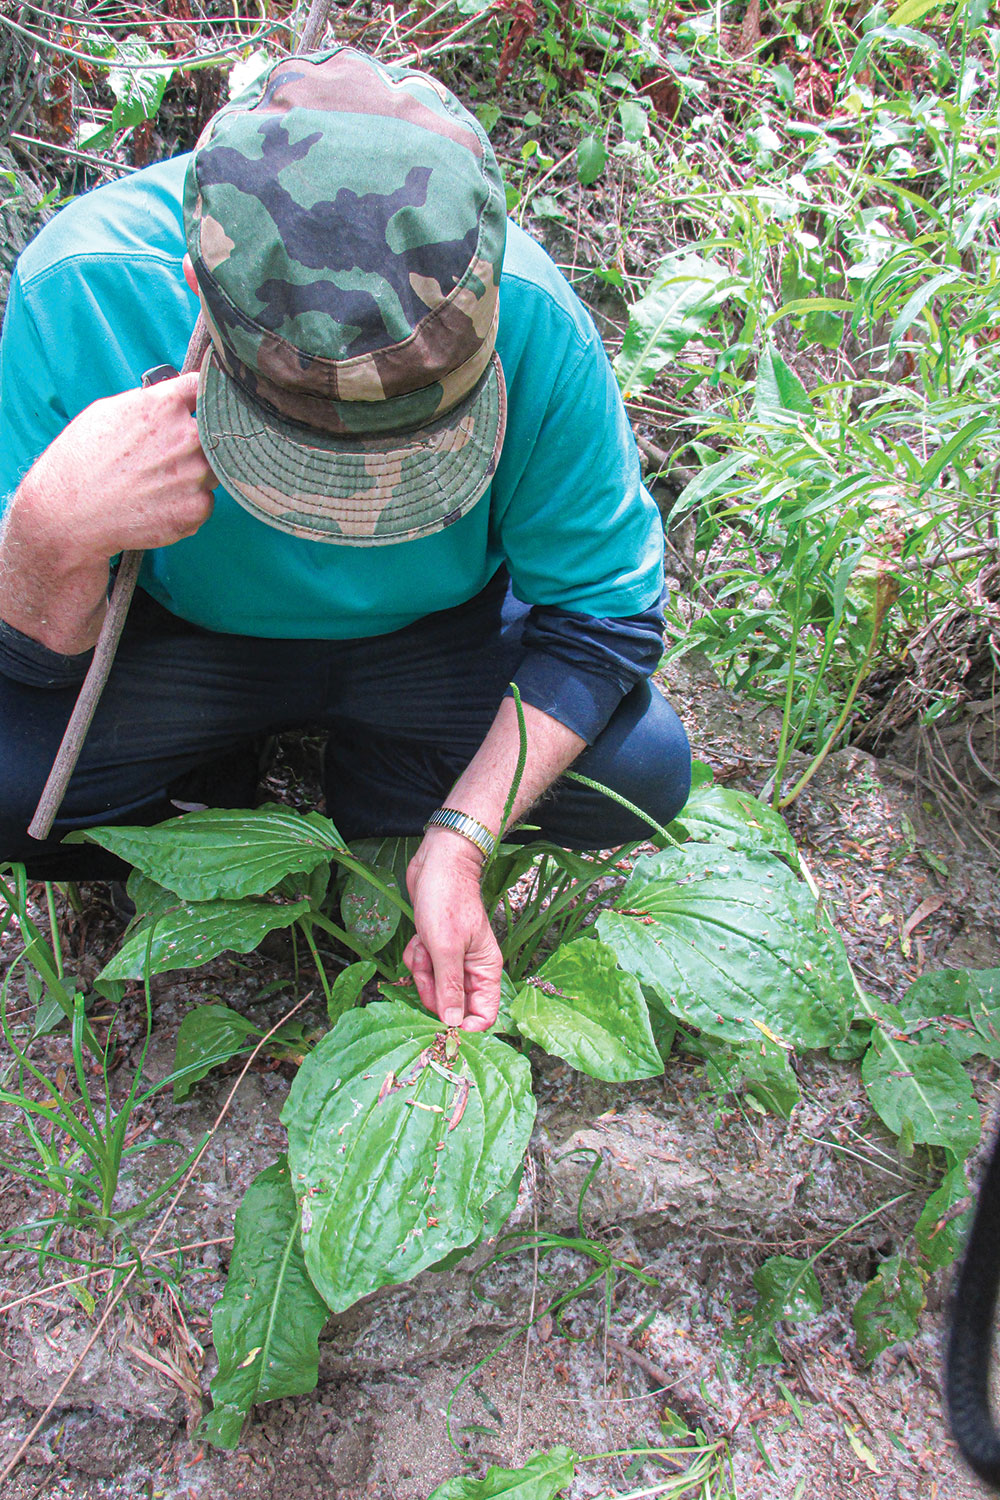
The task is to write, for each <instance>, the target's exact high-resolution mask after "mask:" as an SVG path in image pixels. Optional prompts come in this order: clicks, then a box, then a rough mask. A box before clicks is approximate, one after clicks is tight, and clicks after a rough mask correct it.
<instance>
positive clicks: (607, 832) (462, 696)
mask: <svg viewBox="0 0 1000 1500" xmlns="http://www.w3.org/2000/svg"><path fill="white" fill-rule="evenodd" d="M497 583H499V584H500V585H501V587H499V589H498V587H497ZM502 585H503V579H502V578H501V579H499V580H495V581H494V584H492V585H489V586H488V587H487V588H486V589H485V590H484V591H483V593H482V594H480V595H478V596H477V597H476V598H475V599H472V600H470V601H469V602H468V603H467V604H464V605H461V606H459V607H458V608H456V609H451V610H446V611H443V612H442V613H440V614H437V615H430V616H428V617H427V618H425V619H423V620H419V621H418V622H417V623H416V624H414V625H411V626H408V627H407V628H406V629H404V630H399V631H396V632H394V633H393V634H392V635H385V636H375V637H371V638H368V639H365V640H349V641H297V640H269V639H261V638H256V637H247V636H237V635H217V634H214V633H212V632H210V631H205V630H201V629H199V628H198V627H197V626H193V625H189V624H187V623H186V622H185V621H183V620H180V619H178V618H176V617H175V616H174V615H171V614H169V613H168V612H167V611H166V610H164V609H163V608H162V607H161V606H160V605H158V604H157V603H155V602H154V601H153V600H152V599H151V598H150V597H149V596H148V595H147V594H145V593H143V592H142V591H141V590H140V591H138V592H137V594H136V598H135V601H134V602H133V605H132V609H131V612H130V614H129V619H128V623H127V625H126V628H125V632H124V634H123V637H122V641H121V644H120V646H119V649H118V654H117V656H116V659H115V664H114V668H113V670H112V674H111V677H110V680H109V682H108V685H107V688H106V689H105V692H104V696H103V698H102V700H101V703H100V706H99V708H98V711H97V714H96V716H95V719H94V723H93V725H92V726H91V730H90V733H89V735H88V737H87V741H86V744H85V746H84V750H83V755H82V756H81V759H80V762H79V765H78V767H77V769H76V772H75V773H74V776H73V778H72V781H71V782H70V786H69V790H68V793H67V796H66V800H65V802H64V803H63V807H62V811H61V813H60V816H59V818H58V820H57V822H56V824H55V827H54V829H53V832H52V836H51V838H50V839H48V840H47V841H46V842H44V843H40V842H37V841H36V840H34V839H31V838H29V837H28V835H27V832H26V828H27V825H28V823H29V822H30V820H31V817H32V814H33V812H34V809H35V805H36V802H37V800H38V797H39V794H40V793H41V789H42V786H43V785H44V783H45V778H46V776H47V775H48V772H49V769H50V767H51V764H52V759H53V756H54V755H55V752H56V749H57V747H58V745H59V741H60V739H61V737H62V733H63V730H64V728H65V726H66V721H67V719H68V717H69V714H70V711H71V710H72V707H73V704H74V702H75V700H76V694H77V690H78V684H77V683H76V682H68V683H65V684H64V685H57V686H51V685H46V686H41V685H38V684H39V683H40V682H42V681H44V680H45V679H46V678H48V679H49V680H50V681H56V682H58V680H59V674H60V671H62V673H63V675H65V668H66V658H60V657H58V656H56V655H55V654H54V653H48V652H46V650H45V648H44V647H41V646H37V645H35V644H34V643H31V642H25V641H24V639H23V637H21V638H15V637H12V636H11V635H10V633H9V632H8V634H7V636H6V638H3V637H0V863H2V862H3V861H4V860H22V861H24V863H25V864H26V865H27V868H28V873H29V875H31V876H32V877H33V878H35V879H48V880H72V879H101V878H114V877H117V876H119V875H121V874H122V873H123V870H124V867H123V866H122V865H121V863H120V862H119V861H118V860H117V859H115V858H114V857H113V856H111V855H109V854H106V853H105V852H104V851H103V850H100V849H98V848H96V846H93V845H67V846H64V845H61V844H60V840H61V839H62V838H63V836H64V835H65V834H67V833H68V832H70V831H71V830H73V829H78V828H89V827H93V826H95V825H96V824H99V823H145V824H149V823H156V822H159V821H160V820H161V819H163V818H167V817H172V816H176V812H177V809H176V808H175V807H174V806H173V805H172V803H171V797H172V796H177V795H178V791H177V788H178V786H179V785H181V784H183V782H184V779H185V778H188V779H190V776H191V773H192V772H196V771H197V770H198V768H205V767H208V766H211V765H214V764H217V763H219V762H222V763H223V764H230V765H232V766H233V767H239V766H240V765H242V766H244V767H245V766H246V765H247V761H248V757H247V755H246V753H245V752H246V751H247V749H248V747H252V746H253V745H254V743H255V742H260V740H261V739H262V738H263V737H265V736H268V735H271V734H275V733H277V732H279V731H282V730H287V729H295V728H305V729H312V730H321V731H324V732H326V733H327V736H328V738H327V745H326V755H325V765H324V792H325V796H326V808H327V814H328V816H329V817H331V818H332V819H333V821H334V823H335V824H336V826H337V827H338V829H339V830H340V832H341V834H342V835H343V837H344V838H346V839H353V838H360V837H363V836H366V835H382V834H416V833H420V832H421V831H422V829H423V825H424V823H425V821H426V819H427V818H428V816H429V815H430V814H431V812H433V810H434V809H435V808H436V807H439V806H440V805H441V802H442V800H443V798H444V797H445V795H446V793H447V792H448V790H449V788H450V787H451V785H452V783H453V782H454V781H455V779H456V777H457V776H458V774H459V772H460V771H461V770H462V769H463V767H464V766H465V765H466V764H467V763H468V761H469V760H470V759H471V758H472V756H473V754H474V753H475V751H476V750H477V748H478V747H479V745H480V743H481V742H482V739H483V737H484V735H485V733H486V731H487V729H488V728H489V725H490V723H491V722H492V720H493V717H494V715H495V713H496V710H497V705H498V703H499V702H500V699H501V698H502V697H503V695H504V692H505V691H506V688H507V685H508V683H509V682H510V680H511V678H512V677H513V675H514V671H515V669H516V667H517V664H518V662H519V660H520V657H521V654H522V648H521V644H520V641H521V632H522V630H523V622H524V618H525V616H526V610H525V609H524V608H523V607H522V606H520V605H519V604H517V602H516V601H514V600H513V599H512V598H511V597H510V596H509V595H508V596H507V598H506V600H505V598H504V591H503V587H502ZM49 669H50V670H49ZM19 679H29V680H27V681H26V680H19ZM250 763H251V764H253V761H252V757H251V758H250ZM575 769H578V770H579V771H580V772H582V773H583V774H584V775H587V776H589V777H591V778H592V779H594V780H595V781H600V782H602V783H603V784H604V785H607V786H610V787H613V788H614V789H615V790H616V791H617V792H619V793H621V794H622V795H623V796H625V797H627V798H628V799H629V800H630V801H631V802H634V803H635V804H636V805H637V806H639V807H642V808H644V809H645V810H646V811H648V812H649V813H651V814H652V815H653V817H655V818H656V819H657V820H658V821H660V822H667V821H669V819H670V818H672V817H673V816H674V815H675V813H677V812H678V811H679V810H680V808H681V807H682V806H683V804H684V802H685V800H686V798H687V794H688V788H689V783H690V752H689V749H688V742H687V737H686V735H685V733H684V730H683V728H682V727H681V724H680V721H679V720H678V718H677V716H676V714H675V713H674V711H673V709H671V707H670V706H669V704H668V703H667V702H666V700H665V699H664V698H663V697H662V696H661V694H660V693H659V692H657V690H656V689H655V688H653V687H651V686H650V685H649V684H647V683H641V684H640V685H639V686H638V687H636V688H634V689H633V690H632V692H630V693H629V694H628V695H627V696H626V698H625V699H624V700H623V701H622V703H621V705H620V706H619V708H618V709H617V710H616V712H615V713H614V715H613V716H612V718H611V720H610V721H609V723H608V725H607V726H606V728H605V729H604V730H603V732H602V733H601V734H600V736H599V737H598V738H597V740H596V741H595V742H594V744H593V745H592V746H590V747H588V749H587V750H586V751H585V752H584V753H583V755H582V756H581V757H580V759H579V760H578V761H577V763H576V767H575ZM254 784H255V776H253V775H251V776H250V778H249V781H247V780H246V779H245V777H244V778H243V779H242V780H241V779H240V776H239V774H238V772H237V771H235V770H234V773H233V780H232V782H231V784H228V785H227V783H226V782H225V779H223V783H222V789H221V790H220V791H219V792H218V794H217V795H215V796H213V797H212V798H211V800H213V801H214V802H216V803H217V804H218V805H228V806H246V805H247V803H248V802H249V801H250V800H251V798H252V795H253V789H254ZM198 800H205V801H207V800H210V799H209V798H208V797H202V798H200V799H198ZM531 821H532V822H533V823H536V824H537V825H538V826H539V828H540V833H539V834H536V835H533V836H534V837H544V838H548V839H552V840H553V841H555V842H556V843H559V844H562V845H563V846H565V847H568V848H577V849H597V848H613V847H614V846H616V845H618V844H622V843H625V842H627V841H628V840H630V839H633V838H642V837H644V836H645V835H646V834H647V833H648V831H649V830H648V827H647V826H646V825H645V824H641V823H639V822H638V820H637V819H635V818H634V817H632V816H631V815H630V814H629V813H628V812H626V811H624V810H623V809H622V808H621V807H620V806H618V805H617V804H616V803H614V802H612V801H611V800H610V799H609V798H606V797H603V796H602V795H600V794H599V793H596V792H593V791H591V790H589V789H588V788H586V787H582V786H580V785H579V783H575V782H571V781H563V782H561V783H560V784H559V785H558V786H557V788H556V790H555V791H554V792H553V793H551V794H549V795H548V796H547V797H546V798H545V799H543V801H542V802H541V803H540V804H539V806H538V807H536V808H535V809H534V810H533V812H532V815H531Z"/></svg>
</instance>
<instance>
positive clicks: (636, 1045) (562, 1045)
mask: <svg viewBox="0 0 1000 1500" xmlns="http://www.w3.org/2000/svg"><path fill="white" fill-rule="evenodd" d="M511 1014H512V1016H513V1018H514V1024H515V1025H516V1026H517V1029H518V1031H519V1032H520V1033H521V1035H522V1036H526V1037H528V1038H530V1040H531V1041H533V1042H537V1043H538V1045H539V1046H540V1047H544V1048H545V1050H546V1052H555V1053H556V1054H557V1055H558V1056H559V1057H564V1058H565V1059H566V1061H567V1062H568V1063H570V1064H571V1066H572V1067H574V1068H579V1069H580V1071H581V1073H589V1074H590V1076H591V1077H592V1078H603V1079H605V1080H606V1081H607V1082H608V1083H625V1082H626V1081H627V1080H628V1079H631V1078H653V1077H654V1076H655V1075H656V1074H658V1073H662V1072H663V1062H662V1060H661V1058H660V1054H659V1052H658V1051H657V1047H656V1042H655V1041H654V1039H653V1033H652V1029H651V1028H650V1024H649V1010H648V1009H647V1006H646V1002H645V1000H644V999H643V994H642V987H641V986H640V984H639V981H638V980H637V979H636V978H635V977H634V976H633V975H631V974H625V973H623V972H622V970H621V969H620V968H619V967H618V960H617V958H616V956H615V953H614V951H613V949H611V948H608V947H606V946H605V945H604V944H603V943H599V942H595V941H594V939H593V938H591V937H582V938H577V939H576V941H575V942H572V943H566V944H565V945H564V946H563V947H562V948H558V949H557V950H556V952H555V953H554V954H553V956H552V957H551V958H550V959H549V960H548V961H547V963H545V964H544V965H543V966H542V968H541V970H540V971H539V973H538V974H537V975H536V976H534V977H533V978H532V979H529V981H528V983H527V984H526V985H525V986H524V988H523V989H522V990H521V991H520V992H519V994H518V996H517V999H516V1000H515V1001H514V1004H513V1007H512V1010H511Z"/></svg>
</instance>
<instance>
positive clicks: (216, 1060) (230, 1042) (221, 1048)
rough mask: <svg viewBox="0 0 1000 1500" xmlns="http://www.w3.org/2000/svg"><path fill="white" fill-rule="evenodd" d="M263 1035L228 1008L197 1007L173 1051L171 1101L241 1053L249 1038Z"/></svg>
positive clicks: (184, 1020) (189, 1014)
mask: <svg viewBox="0 0 1000 1500" xmlns="http://www.w3.org/2000/svg"><path fill="white" fill-rule="evenodd" d="M263 1035H264V1033H263V1032H262V1031H261V1030H260V1028H259V1027H257V1026H255V1025H254V1024H253V1022H252V1021H248V1020H247V1018H246V1016H241V1015H240V1014H239V1012H238V1011H235V1010H230V1008H229V1006H228V1005H196V1006H195V1008H194V1009H193V1010H189V1011H188V1013H187V1015H186V1016H185V1017H184V1019H183V1021H182V1022H181V1024H180V1030H179V1031H178V1033H177V1044H176V1047H175V1048H174V1068H173V1071H174V1073H175V1074H178V1073H180V1074H183V1077H180V1078H175V1080H174V1102H175V1103H176V1104H179V1103H180V1101H181V1100H182V1099H186V1098H187V1096H188V1094H190V1092H191V1090H192V1089H193V1088H194V1086H195V1084H196V1083H197V1082H198V1081H199V1080H200V1079H202V1078H204V1077H205V1075H206V1074H207V1073H210V1072H211V1071H212V1069H213V1068H217V1067H219V1066H220V1065H221V1064H222V1063H226V1062H228V1061H229V1059H230V1058H231V1057H236V1056H237V1054H238V1053H240V1052H242V1051H244V1050H245V1049H246V1047H247V1044H248V1042H249V1041H250V1038H251V1037H253V1038H259V1037H262V1036H263Z"/></svg>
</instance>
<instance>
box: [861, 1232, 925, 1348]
mask: <svg viewBox="0 0 1000 1500" xmlns="http://www.w3.org/2000/svg"><path fill="white" fill-rule="evenodd" d="M924 1280H925V1278H924V1276H923V1274H922V1273H921V1272H920V1271H918V1270H917V1268H916V1267H915V1266H911V1265H910V1262H909V1261H908V1260H906V1259H905V1258H904V1257H903V1256H902V1255H893V1256H890V1257H889V1259H888V1260H884V1261H883V1262H882V1264H881V1265H880V1266H879V1268H878V1271H877V1272H876V1274H875V1275H874V1276H873V1277H872V1279H871V1281H869V1283H868V1285H867V1286H866V1287H865V1289H864V1291H863V1292H862V1293H861V1296H860V1297H859V1298H858V1300H857V1302H856V1303H855V1304H854V1311H853V1312H852V1314H851V1322H852V1323H853V1324H854V1333H855V1337H856V1338H857V1341H858V1353H859V1354H860V1355H861V1358H862V1359H863V1360H864V1361H865V1363H866V1364H871V1362H872V1360H873V1359H876V1358H877V1357H878V1355H880V1354H881V1353H882V1351H883V1350H884V1349H888V1348H889V1346H890V1345H891V1344H898V1343H901V1342H903V1341H904V1340H905V1339H912V1338H916V1336H917V1333H918V1331H919V1324H918V1322H917V1319H918V1317H919V1315H920V1313H921V1312H922V1310H923V1307H924V1303H925V1302H926V1300H927V1299H926V1297H925V1296H924Z"/></svg>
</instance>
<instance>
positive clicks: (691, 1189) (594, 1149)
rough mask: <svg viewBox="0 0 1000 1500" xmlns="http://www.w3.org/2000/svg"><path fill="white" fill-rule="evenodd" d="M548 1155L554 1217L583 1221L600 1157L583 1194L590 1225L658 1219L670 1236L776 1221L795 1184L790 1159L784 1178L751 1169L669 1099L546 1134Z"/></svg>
mask: <svg viewBox="0 0 1000 1500" xmlns="http://www.w3.org/2000/svg"><path fill="white" fill-rule="evenodd" d="M541 1154H542V1161H543V1163H544V1168H545V1177H546V1195H547V1197H549V1198H550V1199H551V1202H550V1203H549V1204H548V1205H547V1207H548V1212H549V1214H550V1216H551V1218H550V1222H551V1219H554V1220H555V1221H556V1222H557V1223H566V1222H568V1223H575V1222H576V1213H577V1204H578V1203H579V1202H580V1194H581V1191H582V1190H583V1187H584V1183H585V1182H586V1180H587V1176H588V1174H589V1173H590V1172H591V1170H592V1168H593V1166H594V1162H595V1160H598V1159H599V1160H600V1162H601V1167H600V1169H599V1170H598V1171H597V1172H595V1173H594V1176H593V1178H592V1179H591V1181H590V1184H589V1186H588V1187H587V1190H586V1193H585V1194H584V1197H583V1203H582V1215H583V1222H584V1224H585V1225H589V1226H590V1227H597V1226H606V1225H609V1224H626V1223H628V1224H633V1225H638V1226H639V1227H652V1226H653V1225H654V1224H655V1226H656V1228H657V1229H658V1230H661V1231H662V1232H663V1234H664V1235H665V1236H666V1237H667V1238H673V1237H674V1236H675V1235H687V1234H690V1232H691V1229H692V1228H693V1227H696V1226H697V1225H699V1224H702V1223H707V1222H710V1223H712V1224H713V1225H714V1226H715V1227H716V1228H719V1227H722V1226H724V1225H726V1224H729V1223H733V1224H740V1225H742V1226H744V1227H745V1226H746V1225H748V1224H761V1223H764V1222H767V1221H770V1220H773V1218H774V1216H775V1213H776V1212H777V1211H779V1207H780V1202H781V1201H783V1200H784V1191H783V1190H784V1189H786V1188H787V1186H788V1169H787V1165H786V1167H785V1173H784V1177H783V1178H782V1177H781V1176H778V1175H776V1176H775V1177H772V1176H771V1175H770V1173H769V1172H768V1171H767V1169H766V1167H765V1166H763V1165H761V1166H760V1167H759V1169H758V1170H755V1171H748V1170H746V1169H745V1168H744V1167H743V1166H742V1165H741V1164H740V1163H739V1162H737V1161H734V1159H733V1157H732V1153H731V1151H724V1150H723V1149H721V1147H720V1144H719V1141H718V1139H717V1137H716V1135H715V1133H714V1131H713V1130H712V1129H711V1127H710V1126H708V1125H706V1124H703V1123H701V1122H700V1121H699V1120H697V1119H695V1118H692V1116H691V1115H690V1114H688V1113H686V1112H684V1111H682V1110H676V1109H673V1110H672V1109H671V1108H670V1106H669V1105H664V1107H661V1109H660V1110H659V1112H658V1113H657V1114H653V1113H652V1112H651V1111H650V1110H648V1109H646V1108H645V1107H643V1106H642V1105H641V1104H632V1105H629V1106H627V1107H626V1108H625V1109H624V1110H623V1111H622V1112H621V1113H616V1112H615V1111H613V1110H609V1111H608V1112H607V1113H606V1114H605V1115H602V1116H601V1117H599V1118H598V1119H597V1120H595V1121H594V1122H593V1124H592V1125H584V1126H582V1127H581V1128H579V1129H577V1130H575V1131H573V1132H572V1134H571V1135H569V1136H567V1137H565V1138H560V1139H558V1140H552V1139H549V1140H547V1141H543V1143H542V1153H541ZM786 1207H787V1204H786Z"/></svg>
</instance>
